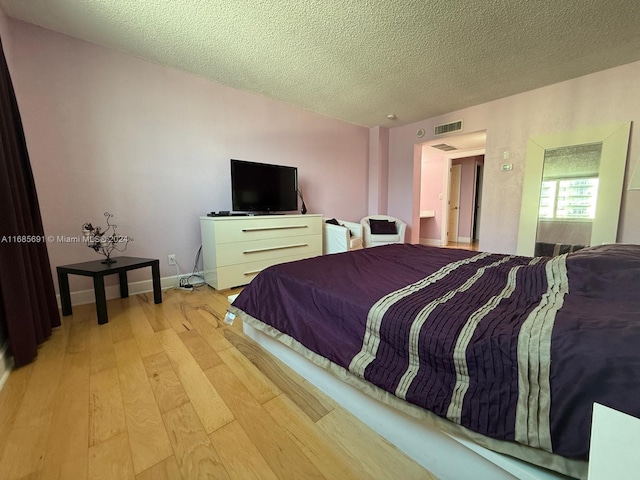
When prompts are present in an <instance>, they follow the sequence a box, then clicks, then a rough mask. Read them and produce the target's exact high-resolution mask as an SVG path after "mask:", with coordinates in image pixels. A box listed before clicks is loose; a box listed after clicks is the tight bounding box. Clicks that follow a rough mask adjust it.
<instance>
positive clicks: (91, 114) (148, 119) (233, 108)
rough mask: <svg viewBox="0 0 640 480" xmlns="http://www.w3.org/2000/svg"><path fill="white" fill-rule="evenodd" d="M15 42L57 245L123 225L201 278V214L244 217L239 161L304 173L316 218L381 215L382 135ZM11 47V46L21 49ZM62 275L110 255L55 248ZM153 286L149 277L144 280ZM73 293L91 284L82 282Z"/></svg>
mask: <svg viewBox="0 0 640 480" xmlns="http://www.w3.org/2000/svg"><path fill="white" fill-rule="evenodd" d="M7 25H8V27H9V28H8V29H7V30H5V31H3V32H2V33H3V41H5V42H7V41H8V42H10V43H11V44H12V47H13V48H12V52H11V55H10V56H11V62H10V66H11V67H12V68H11V73H12V77H13V81H14V84H15V89H16V95H17V97H18V103H19V106H20V110H21V113H22V119H23V123H24V128H25V133H26V137H27V145H28V148H29V152H30V156H31V163H32V167H33V171H34V176H35V180H36V186H37V189H38V195H39V200H40V206H41V210H42V215H43V222H44V228H45V233H46V234H47V235H54V236H58V235H65V236H76V235H79V234H80V227H81V225H82V224H83V223H84V222H87V221H90V222H92V223H94V225H95V224H98V225H104V221H103V220H104V219H103V216H102V214H103V212H105V211H109V212H111V213H113V214H114V215H115V219H114V221H115V222H116V223H117V224H118V226H119V232H120V233H123V234H128V235H130V236H131V237H133V238H134V242H133V243H131V244H130V245H129V248H128V249H127V254H130V255H133V256H142V257H155V258H160V260H161V262H160V264H161V274H162V276H170V275H175V270H174V268H173V267H169V266H168V265H167V261H166V258H167V255H168V254H172V253H173V254H176V256H177V260H178V264H179V266H180V267H181V271H182V272H187V271H190V270H191V269H192V268H193V263H194V258H195V254H196V251H197V249H198V246H199V245H200V223H199V217H200V216H201V215H204V214H206V213H207V212H209V211H211V210H230V209H231V194H230V173H229V159H230V158H239V159H246V160H253V161H260V162H266V163H278V164H285V165H294V166H297V167H298V173H299V180H300V187H301V189H302V190H303V192H304V198H305V203H306V205H307V207H308V209H309V212H310V213H323V214H326V215H329V216H335V217H338V218H343V219H346V220H359V219H360V218H361V217H363V216H364V215H366V213H367V154H368V153H367V152H368V138H369V133H368V129H367V128H364V127H360V126H355V125H351V124H347V123H344V122H341V121H338V120H335V119H331V118H327V117H323V116H321V115H317V114H314V113H311V112H308V111H306V110H302V109H300V108H296V107H293V106H290V105H288V104H285V103H281V102H277V101H273V100H270V99H267V98H264V97H261V96H258V95H253V94H249V93H246V92H242V91H238V90H233V89H231V88H227V87H224V86H221V85H218V84H215V83H212V82H210V81H207V80H205V79H204V78H200V77H197V76H194V75H190V74H187V73H184V72H181V71H178V70H174V69H171V68H166V67H163V66H160V65H156V64H153V63H150V62H146V61H143V60H140V59H138V58H134V57H132V56H128V55H124V54H121V53H118V52H115V51H112V50H108V49H105V48H102V47H98V46H96V45H93V44H90V43H87V42H83V41H80V40H76V39H73V38H70V37H67V36H64V35H61V34H57V33H54V32H51V31H48V30H44V29H42V28H39V27H35V26H32V25H28V24H25V23H22V22H18V21H15V20H12V19H8V20H7ZM7 37H8V39H7ZM48 246H49V254H50V257H51V263H52V266H53V267H55V265H60V264H66V263H71V262H79V261H86V260H92V259H97V258H98V256H97V254H96V253H95V252H93V251H92V250H90V249H89V248H86V247H85V246H84V245H78V244H69V243H61V242H52V243H50V244H49V245H48ZM134 273H138V272H132V277H133V278H132V279H133V280H136V279H146V278H147V276H148V274H146V273H140V275H139V276H135V275H133V274H134ZM71 281H72V284H71V289H72V291H73V290H79V289H84V288H90V284H89V283H88V282H87V281H84V279H82V278H77V277H73V276H72V278H71Z"/></svg>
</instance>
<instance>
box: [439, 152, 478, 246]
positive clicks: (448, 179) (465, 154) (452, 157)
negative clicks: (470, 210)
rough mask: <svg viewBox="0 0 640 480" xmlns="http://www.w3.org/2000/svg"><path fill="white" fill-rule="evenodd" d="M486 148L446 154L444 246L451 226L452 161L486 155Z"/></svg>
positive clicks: (442, 242)
mask: <svg viewBox="0 0 640 480" xmlns="http://www.w3.org/2000/svg"><path fill="white" fill-rule="evenodd" d="M485 150H486V149H485V148H477V149H475V150H464V151H462V150H461V151H457V152H451V153H448V154H447V155H445V156H444V161H445V163H446V165H445V168H444V178H443V186H442V191H443V196H442V197H443V201H442V225H441V226H440V227H441V231H440V243H441V244H442V246H445V245H446V244H447V229H448V228H449V201H450V198H449V184H450V182H451V161H452V160H455V159H456V158H466V157H475V156H476V155H485ZM485 158H486V157H485Z"/></svg>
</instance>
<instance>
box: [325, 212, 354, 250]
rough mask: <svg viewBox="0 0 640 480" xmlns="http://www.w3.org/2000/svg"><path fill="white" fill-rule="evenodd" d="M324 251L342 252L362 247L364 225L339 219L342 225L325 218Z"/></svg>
mask: <svg viewBox="0 0 640 480" xmlns="http://www.w3.org/2000/svg"><path fill="white" fill-rule="evenodd" d="M323 220H324V221H323V223H322V233H323V249H322V250H323V253H324V254H325V255H327V254H329V253H341V252H349V251H351V250H360V249H361V248H362V225H360V224H359V223H354V222H345V221H344V220H338V223H340V225H333V224H331V223H326V220H327V219H323Z"/></svg>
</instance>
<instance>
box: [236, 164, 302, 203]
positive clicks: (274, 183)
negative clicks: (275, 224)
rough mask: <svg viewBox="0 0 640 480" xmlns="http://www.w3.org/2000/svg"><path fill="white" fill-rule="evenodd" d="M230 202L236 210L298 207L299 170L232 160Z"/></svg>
mask: <svg viewBox="0 0 640 480" xmlns="http://www.w3.org/2000/svg"><path fill="white" fill-rule="evenodd" d="M231 199H232V200H231V203H232V208H233V210H234V211H237V212H286V211H293V210H297V209H298V169H297V168H296V167H285V166H282V165H270V164H268V163H256V162H247V161H244V160H234V159H231Z"/></svg>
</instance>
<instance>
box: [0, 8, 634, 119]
mask: <svg viewBox="0 0 640 480" xmlns="http://www.w3.org/2000/svg"><path fill="white" fill-rule="evenodd" d="M0 5H1V6H2V8H3V9H4V11H5V12H6V13H7V14H8V15H9V16H11V17H14V18H17V19H20V20H23V21H25V22H29V23H33V24H36V25H39V26H42V27H45V28H48V29H51V30H55V31H57V32H61V33H65V34H67V35H70V36H73V37H77V38H80V39H83V40H87V41H89V42H93V43H96V44H99V45H104V46H107V47H110V48H114V49H116V50H119V51H122V52H127V53H130V54H133V55H136V56H138V57H141V58H144V59H148V60H151V61H153V62H157V63H160V64H164V65H170V66H173V67H176V68H179V69H182V70H185V71H188V72H193V73H196V74H198V75H202V76H204V77H207V78H210V79H212V80H214V81H216V82H219V83H222V84H225V85H228V86H231V87H234V88H238V89H241V90H246V91H250V92H255V93H258V94H261V95H264V96H267V97H271V98H275V99H279V100H283V101H285V102H289V103H292V104H295V105H299V106H301V107H303V108H306V109H308V110H312V111H315V112H319V113H321V114H324V115H329V116H331V117H336V118H339V119H342V120H346V121H348V122H351V123H355V124H359V125H364V126H369V127H371V126H375V125H382V126H388V127H392V126H397V125H403V124H407V123H411V122H415V121H418V120H422V119H426V118H430V117H433V116H436V115H440V114H443V113H447V112H451V111H453V110H457V109H459V108H464V107H468V106H471V105H476V104H479V103H483V102H487V101H491V100H495V99H497V98H501V97H505V96H508V95H512V94H515V93H519V92H523V91H527V90H531V89H533V88H537V87H541V86H544V85H549V84H552V83H556V82H559V81H562V80H567V79H570V78H575V77H578V76H581V75H585V74H588V73H592V72H595V71H599V70H603V69H606V68H609V67H613V66H617V65H621V64H624V63H629V62H632V61H636V60H640V2H638V1H635V0H634V1H630V0H607V1H604V0H565V1H558V0H552V1H547V0H520V1H513V0H511V1H507V0H464V1H462V0H460V1H456V0H447V1H433V0H431V1H429V0H395V1H384V0H351V1H349V0H317V1H314V0H252V1H244V0H135V1H133V0H0ZM388 114H395V115H396V116H397V120H388V119H387V118H386V117H387V115H388Z"/></svg>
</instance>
